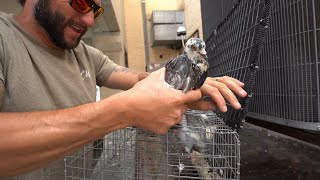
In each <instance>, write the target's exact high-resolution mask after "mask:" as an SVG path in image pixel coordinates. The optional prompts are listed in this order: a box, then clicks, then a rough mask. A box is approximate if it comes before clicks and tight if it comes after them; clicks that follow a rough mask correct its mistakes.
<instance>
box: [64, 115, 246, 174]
mask: <svg viewBox="0 0 320 180" xmlns="http://www.w3.org/2000/svg"><path fill="white" fill-rule="evenodd" d="M199 116H201V117H205V118H204V122H203V123H204V126H203V127H200V126H199V125H195V126H192V128H194V131H199V132H200V131H202V132H204V133H203V136H204V137H203V138H204V139H206V145H207V147H208V149H206V151H204V152H202V153H200V152H197V151H193V152H192V153H191V154H188V153H186V151H185V150H184V146H185V145H184V144H182V143H181V141H180V140H179V139H178V138H177V136H176V135H175V133H174V129H175V127H173V128H172V129H171V130H169V132H168V133H167V134H166V135H155V134H152V133H148V132H145V131H142V130H139V129H135V128H127V129H123V130H119V131H116V132H113V133H110V134H108V135H107V136H105V137H104V138H103V139H101V140H100V141H98V143H95V145H94V146H88V147H85V148H84V149H83V151H81V152H79V153H77V154H75V155H72V156H67V157H66V158H65V180H85V179H86V180H105V179H108V180H111V179H119V180H123V179H217V180H220V179H221V180H222V179H224V180H225V179H230V180H232V179H239V178H240V141H239V137H238V134H237V133H236V132H234V131H232V130H231V129H230V128H229V127H228V126H226V125H225V123H224V122H223V121H222V119H220V118H219V117H217V116H216V115H215V114H214V113H212V112H200V111H189V112H188V113H187V114H186V116H185V119H186V118H189V119H190V118H191V119H192V118H197V117H199ZM189 127H191V125H190V126H189ZM204 127H211V129H213V130H212V131H207V130H206V129H205V128H204Z"/></svg>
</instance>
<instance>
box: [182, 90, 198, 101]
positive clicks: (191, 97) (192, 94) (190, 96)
mask: <svg viewBox="0 0 320 180" xmlns="http://www.w3.org/2000/svg"><path fill="white" fill-rule="evenodd" d="M201 97H202V94H201V91H200V90H191V91H188V92H187V93H185V96H184V97H183V102H184V103H190V102H194V101H197V100H199V99H201Z"/></svg>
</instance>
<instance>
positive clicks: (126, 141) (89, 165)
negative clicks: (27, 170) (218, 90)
mask: <svg viewBox="0 0 320 180" xmlns="http://www.w3.org/2000/svg"><path fill="white" fill-rule="evenodd" d="M269 2H270V1H269V0H239V1H238V3H237V4H236V5H235V6H234V7H233V9H232V11H231V12H230V14H229V15H228V16H227V17H226V18H225V19H224V21H223V22H222V23H221V24H220V25H219V26H218V27H217V28H216V29H215V30H214V31H213V34H212V36H210V38H209V40H208V41H207V47H208V48H207V51H208V57H209V64H210V69H209V75H210V76H216V75H217V76H221V75H229V76H233V77H236V78H238V79H240V80H242V81H243V82H245V83H246V84H247V87H250V88H252V87H253V81H254V80H253V79H254V76H255V70H256V67H257V65H256V63H257V57H258V54H259V47H260V44H261V42H262V40H263V31H264V29H265V27H266V26H267V22H268V21H267V16H268V10H269V7H270V3H269ZM248 85H250V86H248ZM248 90H249V92H251V91H250V89H247V91H248ZM249 99H250V97H249V98H247V99H240V100H241V102H242V105H243V109H241V110H240V111H234V110H232V109H229V110H228V112H229V115H228V114H227V115H224V114H221V113H219V112H212V111H206V112H204V111H193V110H189V111H188V112H187V113H186V114H185V116H184V118H183V120H182V122H181V123H180V124H178V125H176V126H174V127H172V128H171V129H170V130H169V131H168V133H167V134H166V135H156V134H152V133H149V132H146V131H143V130H141V129H136V128H126V129H122V130H119V131H115V132H112V133H110V134H108V135H106V136H104V137H103V138H101V139H99V140H97V141H95V142H94V143H93V144H89V145H88V146H86V147H84V148H83V149H82V150H80V151H79V152H77V153H74V154H73V155H69V156H66V157H65V180H104V179H108V180H109V179H110V180H113V179H114V180H117V179H119V180H123V179H128V180H130V179H142V180H143V179H146V180H149V179H159V180H162V179H167V180H171V179H175V180H176V179H179V180H180V179H181V180H183V179H215V180H238V179H240V141H239V137H238V134H237V132H236V131H234V129H237V128H239V127H240V123H241V122H242V119H243V118H244V116H245V114H246V109H247V103H248V102H249ZM230 112H231V113H230ZM230 122H231V123H230ZM181 129H187V130H186V131H185V132H184V134H188V135H190V134H193V135H194V136H196V137H199V139H200V140H198V141H196V142H191V141H185V140H183V139H182V138H180V137H179V135H177V131H179V130H181ZM200 144H201V147H202V148H199V149H196V147H199V146H200ZM190 145H192V146H191V147H192V149H193V150H192V151H190V152H188V151H187V147H189V146H190Z"/></svg>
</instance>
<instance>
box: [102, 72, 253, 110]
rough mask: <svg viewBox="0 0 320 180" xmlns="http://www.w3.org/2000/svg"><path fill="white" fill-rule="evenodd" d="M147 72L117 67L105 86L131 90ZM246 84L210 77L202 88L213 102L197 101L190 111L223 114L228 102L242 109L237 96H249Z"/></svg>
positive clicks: (191, 105)
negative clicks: (215, 110)
mask: <svg viewBox="0 0 320 180" xmlns="http://www.w3.org/2000/svg"><path fill="white" fill-rule="evenodd" d="M148 75H149V73H147V72H136V71H132V70H129V69H128V68H126V67H122V66H117V67H116V69H115V71H114V72H112V74H111V75H110V77H109V79H107V80H106V82H105V84H104V86H106V87H110V88H115V89H122V90H126V89H130V88H131V87H133V86H134V85H135V84H136V83H137V82H139V81H140V80H142V79H144V78H145V77H147V76H148ZM243 87H244V84H243V83H242V82H240V81H239V80H237V79H235V78H232V77H229V76H223V77H208V78H207V79H206V81H205V83H204V85H203V86H202V87H201V88H200V90H201V93H202V96H210V97H211V99H212V102H208V101H201V100H199V101H196V102H192V103H190V104H189V105H188V106H189V108H190V109H199V110H212V109H215V108H218V109H219V110H220V111H221V112H226V111H227V106H226V102H229V103H230V104H231V106H232V107H233V108H235V109H240V108H241V105H240V104H239V102H238V99H237V98H236V96H235V94H236V95H238V96H240V97H245V96H247V93H246V91H244V89H243Z"/></svg>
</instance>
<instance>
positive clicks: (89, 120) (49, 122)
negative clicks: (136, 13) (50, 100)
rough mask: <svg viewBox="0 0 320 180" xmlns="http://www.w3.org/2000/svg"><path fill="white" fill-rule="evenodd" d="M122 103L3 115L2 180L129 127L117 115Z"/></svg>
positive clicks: (0, 117) (0, 119) (111, 101)
mask: <svg viewBox="0 0 320 180" xmlns="http://www.w3.org/2000/svg"><path fill="white" fill-rule="evenodd" d="M120 103H121V102H120ZM120 103H118V101H116V100H115V99H114V98H112V97H111V98H108V99H106V100H103V101H100V102H97V103H91V104H86V105H82V106H77V107H74V108H68V109H63V110H55V111H42V112H28V113H0V122H1V126H0V135H1V137H2V138H0V177H5V176H13V175H17V174H21V173H24V172H27V171H30V170H33V169H37V168H39V167H41V166H43V165H45V164H48V163H49V162H52V161H54V160H56V159H58V158H61V157H63V156H65V155H66V154H68V153H71V152H73V151H75V150H77V149H78V148H80V147H82V146H84V145H86V144H87V143H89V142H90V141H92V140H95V139H98V138H99V137H101V136H103V135H105V134H107V133H109V132H111V131H114V130H117V129H121V128H124V127H127V126H128V125H129V124H128V123H127V122H124V121H122V120H121V118H120V117H121V116H123V114H122V113H120V112H116V110H117V109H123V108H121V107H120V106H122V105H121V104H120ZM108 107H109V108H108ZM110 107H113V108H112V110H111V108H110ZM115 107H117V108H115ZM0 179H1V178H0Z"/></svg>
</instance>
